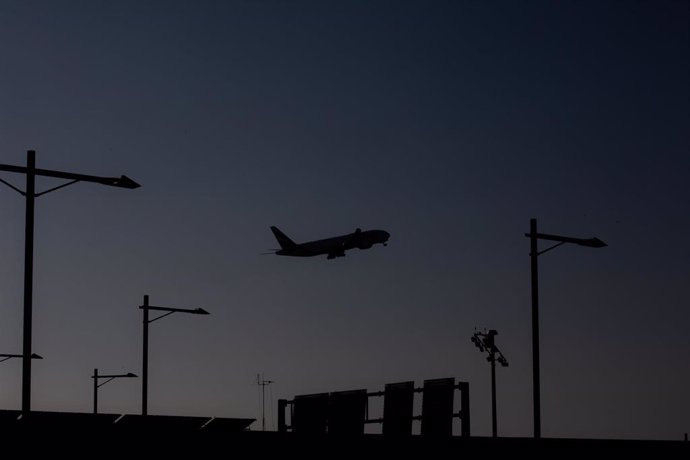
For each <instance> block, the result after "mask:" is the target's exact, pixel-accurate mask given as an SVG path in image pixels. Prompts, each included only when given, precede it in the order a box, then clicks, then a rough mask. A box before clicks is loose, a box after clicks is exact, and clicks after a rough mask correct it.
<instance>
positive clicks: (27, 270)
mask: <svg viewBox="0 0 690 460" xmlns="http://www.w3.org/2000/svg"><path fill="white" fill-rule="evenodd" d="M0 171H8V172H14V173H20V174H24V175H25V176H26V190H24V191H21V190H20V189H18V188H17V187H15V186H14V185H12V184H10V183H9V182H7V181H5V180H3V179H0V182H2V183H3V184H5V185H7V186H8V187H10V188H11V189H12V190H15V191H16V192H18V193H20V194H21V195H23V196H24V197H25V198H26V225H25V238H24V332H23V343H24V346H23V349H22V351H23V353H22V357H23V360H22V362H23V365H22V413H23V414H28V413H29V412H30V411H31V356H32V354H31V330H32V327H31V323H32V308H33V270H34V267H33V265H34V200H35V199H36V198H37V197H39V196H41V195H45V194H46V193H50V192H54V191H55V190H59V189H61V188H64V187H67V186H68V185H72V184H76V183H77V182H95V183H98V184H103V185H110V186H112V187H121V188H128V189H134V188H137V187H139V184H137V183H136V182H134V181H133V180H132V179H130V178H129V177H127V176H120V177H99V176H88V175H85V174H75V173H68V172H62V171H51V170H48V169H37V168H36V152H35V151H33V150H29V151H27V152H26V166H11V165H3V164H0ZM36 176H46V177H56V178H58V179H66V180H68V181H69V182H65V183H64V184H62V185H58V186H57V187H53V188H50V189H48V190H45V191H43V192H40V193H36Z"/></svg>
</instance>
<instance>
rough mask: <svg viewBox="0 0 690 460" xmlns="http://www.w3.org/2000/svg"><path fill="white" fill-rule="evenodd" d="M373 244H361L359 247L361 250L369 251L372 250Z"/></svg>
mask: <svg viewBox="0 0 690 460" xmlns="http://www.w3.org/2000/svg"><path fill="white" fill-rule="evenodd" d="M371 246H372V244H371V243H360V244H358V245H357V247H358V248H359V249H369V248H371Z"/></svg>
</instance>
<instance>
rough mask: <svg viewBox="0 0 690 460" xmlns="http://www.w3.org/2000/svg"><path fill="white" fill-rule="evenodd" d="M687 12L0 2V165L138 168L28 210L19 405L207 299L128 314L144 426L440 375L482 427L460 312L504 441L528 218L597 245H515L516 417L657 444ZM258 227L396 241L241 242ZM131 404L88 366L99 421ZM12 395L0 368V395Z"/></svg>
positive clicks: (13, 246)
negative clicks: (309, 253)
mask: <svg viewBox="0 0 690 460" xmlns="http://www.w3.org/2000/svg"><path fill="white" fill-rule="evenodd" d="M688 5H689V4H688V2H687V1H663V0H654V1H651V0H650V1H632V0H631V1H469V0H467V1H441V0H438V1H402V0H401V1H376V0H373V1H294V2H289V1H268V0H256V1H200V0H195V1H173V0H170V1H129V0H120V1H111V0H109V1H104V0H78V1H77V0H62V1H52V0H51V1H48V0H46V1H34V0H22V1H19V0H17V1H13V0H0V163H3V164H13V165H14V164H17V165H22V164H24V163H25V161H26V151H27V150H30V149H33V150H36V152H37V154H36V155H37V166H38V167H39V168H45V169H56V170H64V171H71V172H78V173H85V174H95V175H104V176H114V175H118V176H119V175H120V174H126V175H128V176H129V177H131V178H133V179H134V180H136V181H137V182H139V183H141V184H142V187H141V188H140V189H137V190H122V189H116V188H110V187H103V186H99V185H95V184H77V185H73V186H71V187H68V188H66V189H64V190H60V191H57V192H55V193H53V194H49V195H46V196H42V197H40V198H38V199H37V205H36V237H35V287H34V341H33V346H34V351H35V352H36V353H38V354H40V355H43V356H44V357H45V359H44V360H43V361H35V362H34V365H33V374H34V379H33V409H35V410H57V411H83V412H88V411H90V410H91V404H92V393H91V389H92V387H91V379H90V378H89V376H90V375H91V373H92V372H93V369H94V368H96V367H97V368H99V371H100V372H102V373H119V372H130V371H131V372H135V373H138V374H139V373H140V372H141V340H142V337H141V311H140V310H139V309H138V308H137V307H138V306H139V305H141V303H142V298H143V295H144V294H148V295H150V296H151V303H152V304H155V305H166V306H176V307H188V308H190V307H203V308H205V309H207V310H209V311H210V312H211V316H205V317H202V316H199V317H197V316H184V315H173V316H171V317H169V318H165V319H163V320H161V321H160V322H156V323H154V324H152V325H151V332H150V333H151V336H150V340H151V342H150V343H151V345H150V347H151V349H150V353H151V354H150V377H149V379H150V380H149V413H151V414H171V415H204V416H205V415H208V416H219V417H253V418H259V416H260V403H259V397H258V388H257V386H256V374H257V373H258V372H263V373H264V374H265V377H266V378H267V379H270V380H275V383H274V384H273V385H272V386H271V389H270V393H269V396H271V399H272V400H273V401H275V399H277V398H292V397H293V396H295V395H298V394H306V393H317V392H326V391H337V390H350V389H357V388H368V389H369V390H371V391H374V390H382V389H383V387H384V385H385V384H386V383H390V382H398V381H405V380H415V381H416V383H417V384H418V385H421V383H422V381H423V380H424V379H431V378H441V377H455V378H457V379H459V380H465V381H469V382H470V390H471V407H472V419H473V420H472V431H473V434H476V435H489V434H490V433H491V416H490V414H491V405H490V392H489V388H490V387H489V385H490V372H489V365H488V363H487V362H486V360H485V358H484V356H483V355H482V354H480V353H479V352H478V351H477V349H475V348H474V346H473V345H472V343H471V342H470V337H471V335H472V333H473V330H474V327H475V326H478V327H487V328H492V329H497V330H498V331H499V335H498V337H497V343H498V345H499V347H500V348H501V350H502V351H503V352H504V354H505V355H506V357H507V358H508V360H509V361H510V367H508V368H506V369H504V368H499V369H498V371H497V374H498V376H497V377H498V410H499V433H500V434H501V435H504V436H530V435H531V434H532V361H531V319H530V318H531V316H530V314H531V309H530V308H531V304H530V264H529V255H528V254H529V240H528V239H527V238H525V237H524V233H525V232H528V231H529V219H530V218H537V219H538V222H539V230H540V231H542V232H545V233H556V234H563V235H569V236H577V237H592V236H597V237H599V238H601V239H602V240H604V241H606V242H607V243H608V244H609V247H607V248H604V249H596V250H594V249H589V248H583V247H578V246H574V245H566V246H563V247H561V248H558V249H556V250H554V251H552V252H549V253H548V254H544V255H543V256H541V257H540V258H539V263H540V278H539V281H540V295H541V323H540V324H541V355H542V357H541V373H542V379H541V385H542V433H543V435H544V436H557V437H601V438H647V439H682V436H683V433H684V432H690V393H688V388H690V359H689V356H690V333H689V329H690V238H689V237H688V236H689V235H690V180H689V179H690V151H689V148H688V147H689V146H690V117H689V114H690V101H689V93H690V91H689V83H688V82H689V81H690V72H689V67H690V66H689V56H690V50H689V47H690V45H689V43H690V39H689V33H688V29H689V26H688V24H689V23H690V14H689V12H688ZM0 178H2V179H4V180H7V181H10V182H12V183H13V184H15V185H18V186H19V185H22V184H23V177H22V176H20V175H16V174H12V173H1V174H0ZM38 184H39V185H38V189H39V190H42V189H46V188H50V187H51V186H54V185H57V184H59V182H55V181H52V180H47V179H40V180H39V182H38ZM0 211H1V212H2V216H3V218H2V219H1V221H0V222H1V223H0V253H2V254H3V259H2V262H1V263H0V352H2V353H21V344H22V338H21V337H22V336H21V330H22V292H23V291H22V289H23V287H22V286H23V285H22V283H23V258H24V246H23V245H24V201H23V199H22V198H21V197H20V196H19V195H18V194H17V193H16V192H14V191H12V190H11V189H9V188H7V187H2V189H0ZM271 225H277V226H278V227H280V228H281V229H282V230H283V231H284V232H285V233H287V234H288V235H289V236H290V237H292V238H293V239H295V240H296V241H306V240H311V239H318V238H324V237H329V236H335V235H341V234H344V233H348V232H352V231H354V230H355V228H357V227H361V228H362V229H373V228H380V229H384V230H387V231H389V232H390V233H391V239H390V244H389V245H388V247H385V248H384V247H382V246H375V247H374V248H372V249H369V250H366V251H360V250H357V249H355V250H353V251H349V252H348V255H347V257H345V258H339V259H336V260H330V261H327V260H326V259H325V257H323V256H322V257H318V258H311V259H297V258H288V257H278V256H271V255H268V256H267V255H263V256H262V255H260V253H262V252H265V251H266V250H267V249H270V248H275V247H277V244H276V242H275V240H274V238H273V235H272V234H271V231H270V229H269V227H270V226H271ZM140 391H141V384H140V382H139V381H138V380H135V379H131V380H127V381H118V382H112V383H110V384H108V385H107V386H105V387H103V388H102V389H101V392H100V393H99V396H100V397H99V400H100V401H99V406H100V410H101V411H102V412H117V413H137V412H138V411H139V410H140V404H141V403H140V401H141V393H140ZM20 405H21V363H20V362H19V361H18V360H11V361H7V362H4V363H2V364H0V408H3V409H18V408H19V407H20ZM272 406H275V404H272ZM267 416H268V417H269V420H268V421H269V425H270V426H274V419H275V417H274V416H275V409H273V411H270V410H267ZM256 427H257V425H256V424H255V425H254V428H255V429H256Z"/></svg>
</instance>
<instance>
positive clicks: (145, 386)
mask: <svg viewBox="0 0 690 460" xmlns="http://www.w3.org/2000/svg"><path fill="white" fill-rule="evenodd" d="M139 308H141V309H142V310H143V311H144V353H143V359H142V371H141V415H147V414H148V398H149V395H148V391H149V324H150V323H152V322H154V321H157V320H159V319H161V318H165V317H166V316H169V315H172V314H173V313H190V314H192V315H208V314H209V312H207V311H206V310H204V309H203V308H193V309H190V308H169V307H154V306H153V305H149V296H147V295H145V296H144V305H141V306H140V307H139ZM149 310H155V311H164V312H166V313H165V314H162V315H161V316H158V317H156V318H153V319H149Z"/></svg>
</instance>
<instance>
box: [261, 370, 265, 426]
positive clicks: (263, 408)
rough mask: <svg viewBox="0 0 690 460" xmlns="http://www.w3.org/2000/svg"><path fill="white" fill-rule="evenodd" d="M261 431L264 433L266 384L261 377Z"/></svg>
mask: <svg viewBox="0 0 690 460" xmlns="http://www.w3.org/2000/svg"><path fill="white" fill-rule="evenodd" d="M261 431H266V384H265V383H264V376H263V375H261Z"/></svg>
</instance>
